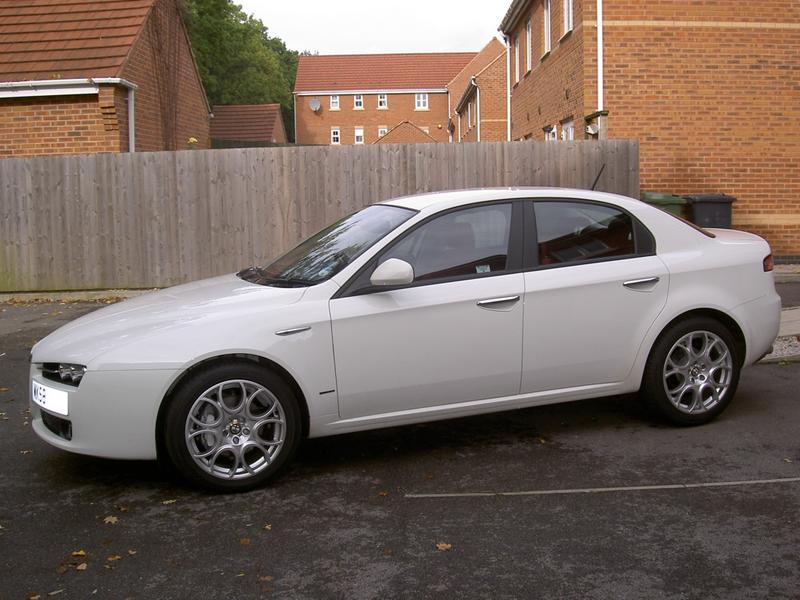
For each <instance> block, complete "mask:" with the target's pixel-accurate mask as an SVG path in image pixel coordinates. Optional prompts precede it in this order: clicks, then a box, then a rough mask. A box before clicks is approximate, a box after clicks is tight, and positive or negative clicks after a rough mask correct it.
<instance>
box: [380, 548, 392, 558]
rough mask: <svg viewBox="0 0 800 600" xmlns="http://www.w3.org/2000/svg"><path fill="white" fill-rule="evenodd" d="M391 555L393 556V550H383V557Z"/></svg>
mask: <svg viewBox="0 0 800 600" xmlns="http://www.w3.org/2000/svg"><path fill="white" fill-rule="evenodd" d="M392 554H394V550H392V549H391V548H384V549H383V555H384V556H391V555H392Z"/></svg>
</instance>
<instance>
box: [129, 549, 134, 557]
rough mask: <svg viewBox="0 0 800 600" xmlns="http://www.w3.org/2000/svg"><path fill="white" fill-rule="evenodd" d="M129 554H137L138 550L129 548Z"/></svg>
mask: <svg viewBox="0 0 800 600" xmlns="http://www.w3.org/2000/svg"><path fill="white" fill-rule="evenodd" d="M128 554H129V555H130V556H133V555H134V554H136V550H128Z"/></svg>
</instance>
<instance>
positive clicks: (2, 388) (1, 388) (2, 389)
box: [0, 387, 8, 393]
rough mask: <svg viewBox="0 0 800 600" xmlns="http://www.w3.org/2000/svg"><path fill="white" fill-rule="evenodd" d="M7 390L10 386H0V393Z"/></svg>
mask: <svg viewBox="0 0 800 600" xmlns="http://www.w3.org/2000/svg"><path fill="white" fill-rule="evenodd" d="M7 391H8V388H7V387H0V393H1V392H7Z"/></svg>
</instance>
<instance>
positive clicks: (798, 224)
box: [604, 0, 800, 256]
mask: <svg viewBox="0 0 800 600" xmlns="http://www.w3.org/2000/svg"><path fill="white" fill-rule="evenodd" d="M632 4H633V5H634V6H631V5H632ZM756 7H757V9H756ZM604 21H605V26H604V38H605V44H604V47H605V56H606V60H605V73H604V75H605V77H604V81H605V88H606V94H605V100H606V108H607V109H608V110H609V117H608V135H609V137H611V138H638V139H639V140H640V155H641V187H642V189H643V190H655V191H662V190H663V191H670V192H676V193H681V194H683V193H690V192H725V193H728V194H732V195H734V196H736V197H737V199H738V201H737V203H736V204H735V205H734V213H733V217H734V226H735V227H737V228H740V229H745V230H749V231H753V232H755V233H757V234H759V235H762V236H764V237H766V238H767V239H768V240H769V242H770V244H771V245H772V247H773V252H774V253H775V254H776V255H777V256H787V255H794V256H797V255H800V86H799V85H798V82H800V29H799V28H798V25H800V4H798V3H797V2H785V1H778V0H771V1H770V0H765V1H764V2H760V3H759V4H758V5H753V6H752V7H750V8H748V9H746V10H743V7H742V5H741V3H740V2H737V1H735V0H720V1H717V2H713V3H709V2H706V3H689V2H674V1H670V2H666V1H661V2H647V3H644V2H639V3H631V2H627V1H626V2H623V0H607V1H606V5H605V19H604ZM665 21H669V22H665ZM765 23H769V25H765Z"/></svg>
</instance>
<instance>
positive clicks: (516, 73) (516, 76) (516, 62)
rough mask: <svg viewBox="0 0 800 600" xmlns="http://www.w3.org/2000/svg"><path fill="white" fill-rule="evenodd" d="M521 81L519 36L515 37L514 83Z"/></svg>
mask: <svg viewBox="0 0 800 600" xmlns="http://www.w3.org/2000/svg"><path fill="white" fill-rule="evenodd" d="M518 81H519V36H517V37H515V38H514V83H517V82H518Z"/></svg>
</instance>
